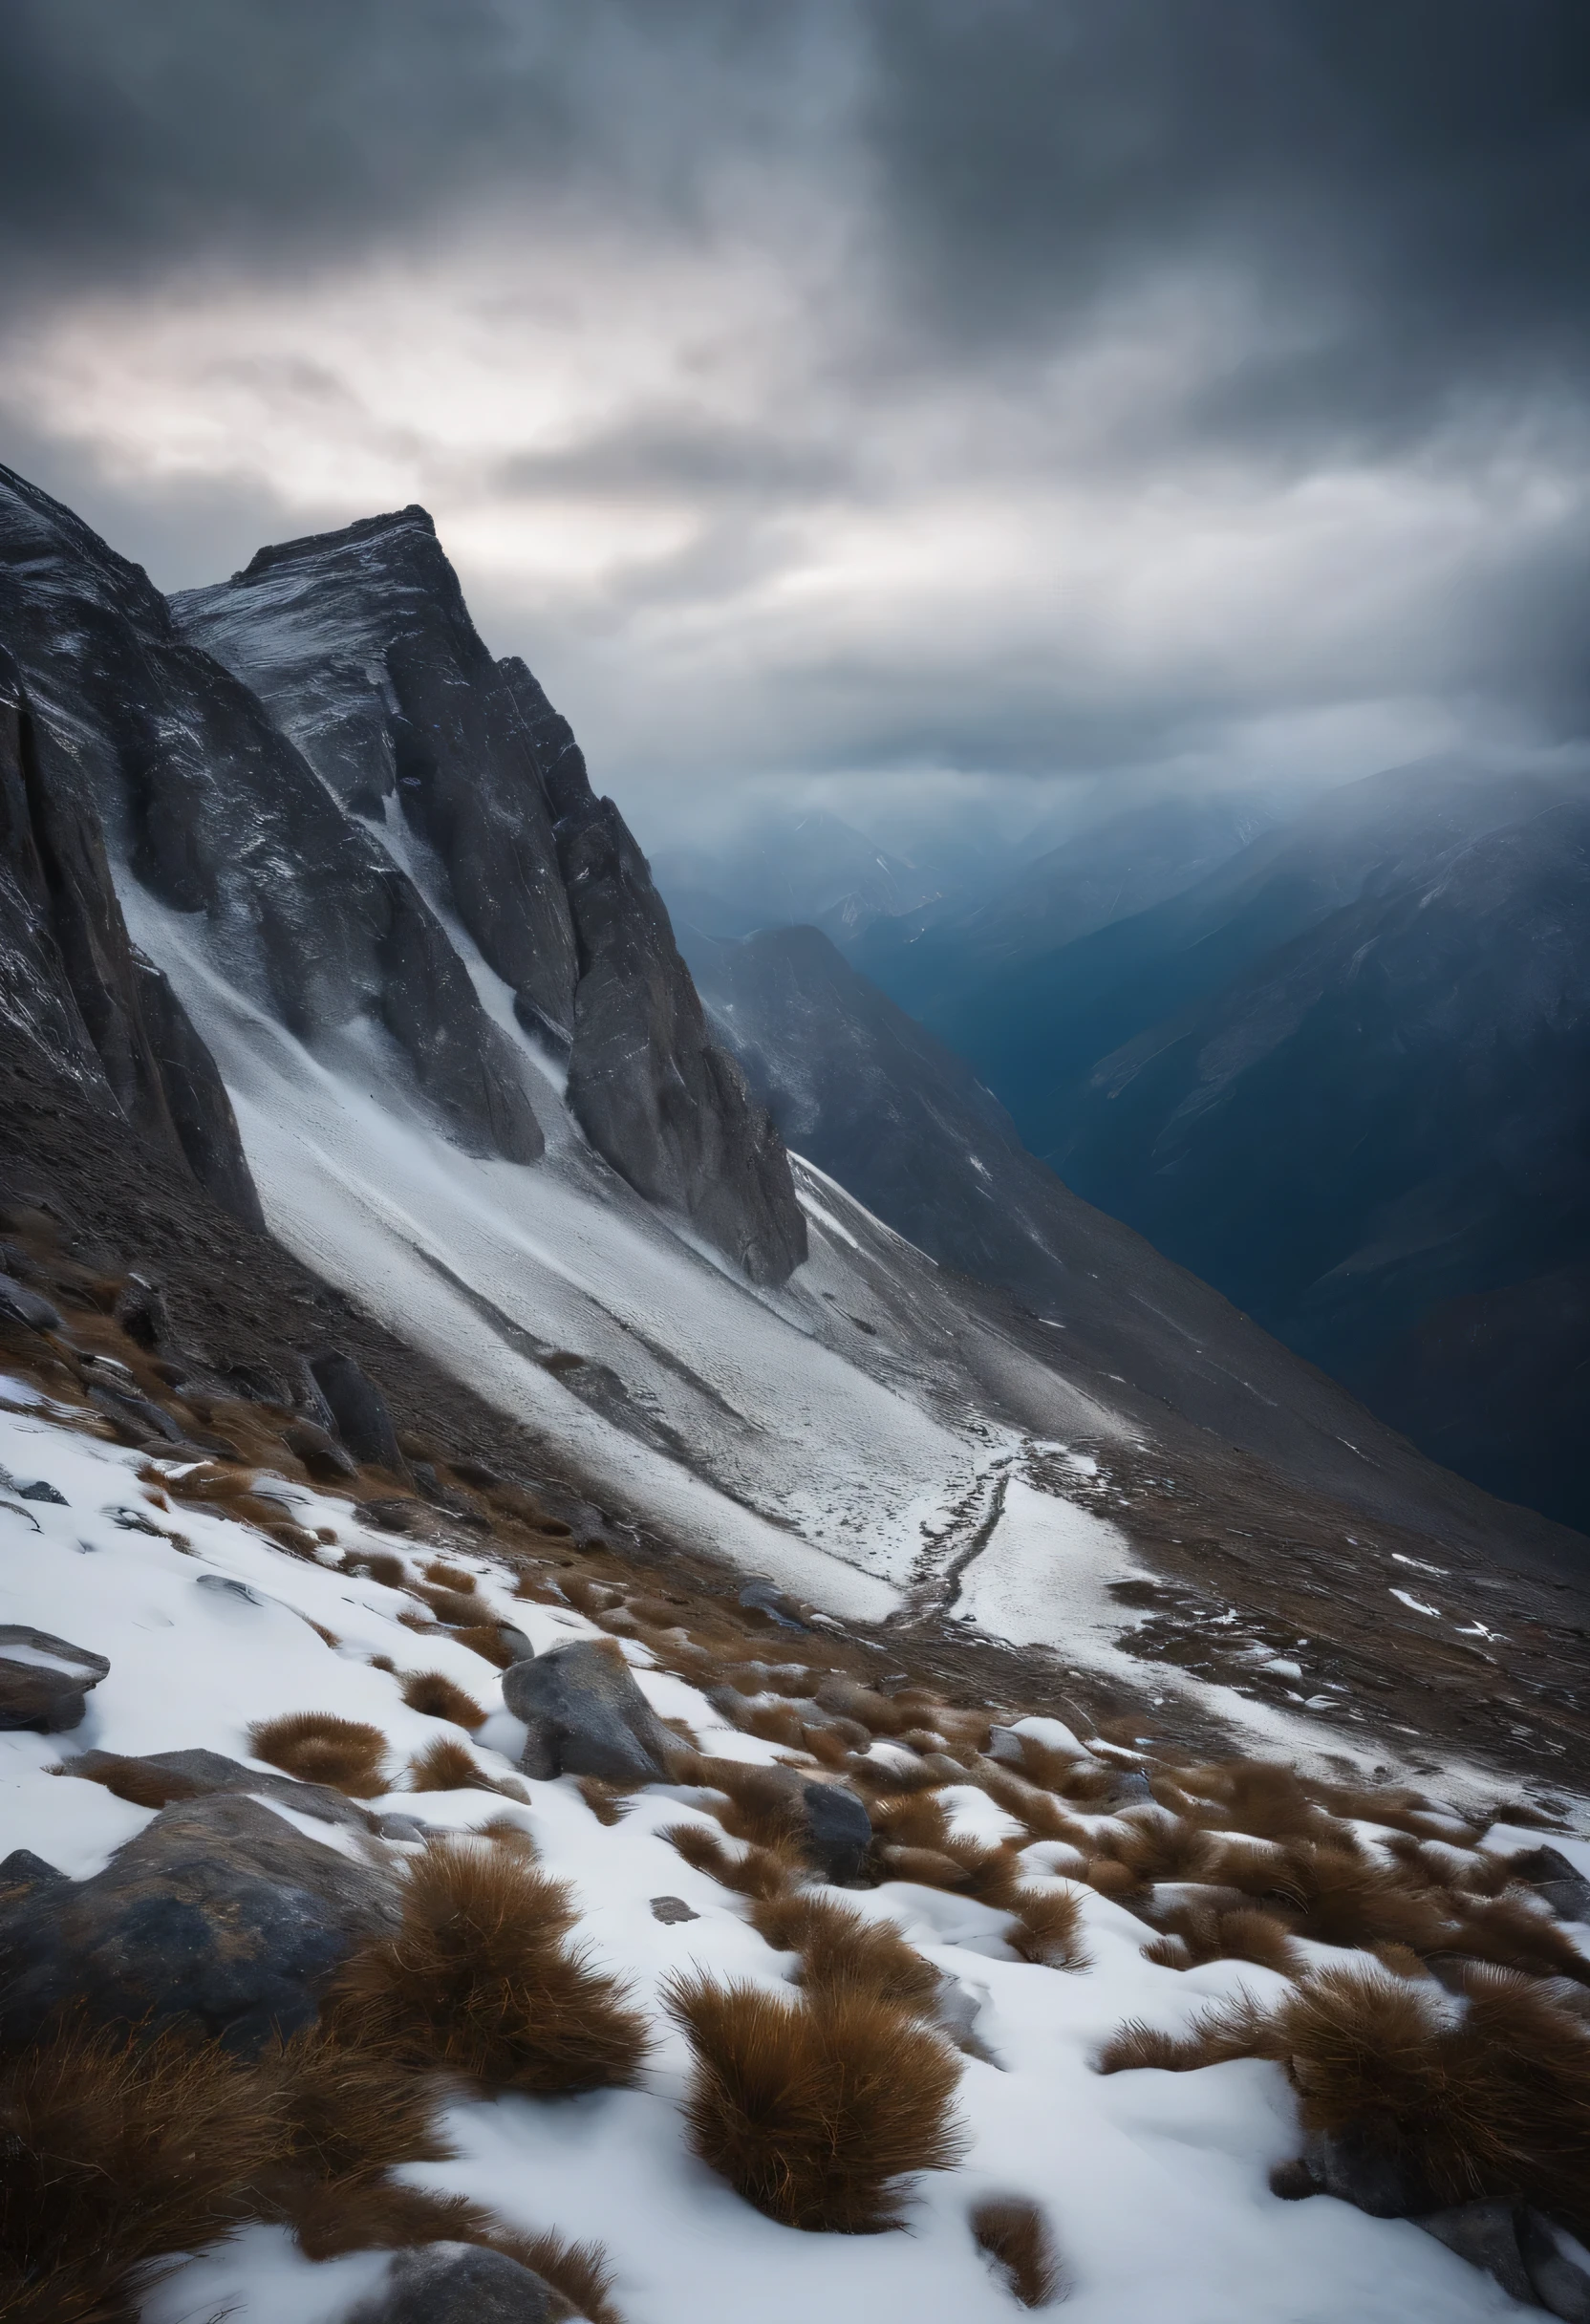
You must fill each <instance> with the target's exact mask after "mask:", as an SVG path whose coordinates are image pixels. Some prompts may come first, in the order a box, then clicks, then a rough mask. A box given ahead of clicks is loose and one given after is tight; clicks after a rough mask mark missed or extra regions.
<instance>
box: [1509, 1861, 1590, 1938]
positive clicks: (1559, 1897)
mask: <svg viewBox="0 0 1590 2324" xmlns="http://www.w3.org/2000/svg"><path fill="white" fill-rule="evenodd" d="M1508 1869H1509V1871H1510V1872H1511V1873H1512V1874H1513V1877H1514V1879H1515V1880H1519V1881H1527V1882H1528V1883H1529V1885H1530V1886H1531V1887H1532V1888H1533V1889H1534V1890H1535V1892H1536V1895H1537V1896H1543V1897H1544V1898H1545V1900H1546V1902H1547V1904H1549V1905H1550V1906H1551V1908H1552V1910H1553V1912H1555V1913H1556V1914H1557V1916H1558V1920H1559V1921H1590V1881H1587V1880H1586V1879H1585V1877H1584V1875H1583V1873H1582V1872H1577V1871H1576V1870H1575V1869H1574V1867H1573V1865H1572V1864H1571V1863H1570V1862H1569V1861H1568V1859H1567V1858H1566V1857H1565V1856H1564V1855H1563V1854H1562V1851H1561V1850H1560V1849H1559V1848H1549V1847H1545V1846H1541V1847H1538V1848H1532V1849H1531V1850H1530V1851H1529V1853H1528V1854H1527V1855H1526V1856H1515V1858H1514V1859H1513V1861H1512V1862H1511V1864H1510V1865H1509V1866H1508Z"/></svg>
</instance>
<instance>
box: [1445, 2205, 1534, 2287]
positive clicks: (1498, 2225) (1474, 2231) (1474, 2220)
mask: <svg viewBox="0 0 1590 2324" xmlns="http://www.w3.org/2000/svg"><path fill="white" fill-rule="evenodd" d="M1418 2225H1419V2226H1420V2227H1423V2228H1424V2230H1425V2233H1426V2234H1427V2235H1433V2236H1434V2238H1435V2240H1436V2242H1437V2243H1442V2244H1445V2245H1446V2247H1447V2249H1448V2250H1449V2251H1455V2252H1456V2253H1457V2256H1458V2258H1459V2259H1466V2260H1467V2261H1468V2263H1469V2265H1470V2267H1471V2268H1482V2269H1484V2270H1485V2272H1486V2273H1487V2274H1488V2275H1493V2276H1494V2277H1495V2279H1496V2281H1497V2283H1498V2284H1500V2286H1501V2288H1502V2290H1503V2291H1504V2292H1506V2293H1507V2294H1508V2295H1509V2297H1510V2298H1512V2299H1515V2300H1524V2301H1527V2302H1528V2303H1529V2304H1530V2305H1531V2306H1533V2305H1534V2302H1535V2290H1534V2287H1533V2285H1532V2284H1531V2283H1530V2280H1529V2276H1528V2273H1527V2272H1526V2270H1525V2268H1524V2261H1523V2254H1522V2253H1521V2252H1520V2250H1519V2249H1518V2215H1517V2213H1516V2212H1515V2209H1514V2207H1513V2206H1512V2205H1511V2204H1510V2203H1462V2204H1457V2205H1455V2206H1453V2207H1452V2208H1450V2209H1449V2210H1444V2211H1430V2212H1427V2213H1426V2214H1425V2216H1424V2217H1423V2218H1422V2219H1420V2220H1419V2222H1418Z"/></svg>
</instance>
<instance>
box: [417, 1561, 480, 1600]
mask: <svg viewBox="0 0 1590 2324" xmlns="http://www.w3.org/2000/svg"><path fill="white" fill-rule="evenodd" d="M425 1579H426V1581H427V1582H434V1583H435V1585H436V1587H437V1588H438V1589H439V1590H457V1591H458V1592H459V1593H460V1595H461V1596H462V1597H465V1598H467V1597H468V1596H469V1594H470V1592H471V1591H472V1590H473V1589H474V1587H475V1577H474V1575H473V1574H466V1573H465V1572H464V1570H463V1568H462V1566H461V1565H445V1564H443V1562H442V1560H440V1558H433V1559H432V1560H431V1562H430V1564H429V1565H427V1566H426V1568H425Z"/></svg>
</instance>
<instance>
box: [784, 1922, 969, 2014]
mask: <svg viewBox="0 0 1590 2324" xmlns="http://www.w3.org/2000/svg"><path fill="white" fill-rule="evenodd" d="M751 1926H752V1927H753V1928H754V1929H755V1930H756V1932H757V1934H758V1935H759V1936H760V1937H762V1938H763V1939H764V1940H765V1941H766V1943H767V1944H769V1945H771V1946H772V1947H774V1948H775V1949H776V1950H777V1951H779V1952H794V1953H799V1954H800V1956H801V1970H800V1984H801V1987H802V1990H804V1991H806V1992H807V1993H819V1992H826V1991H828V1990H832V1989H833V1988H835V1987H839V1986H844V1987H849V1988H850V1989H851V1990H855V1991H858V1992H868V1993H875V1994H876V1995H877V1996H878V1998H879V1999H880V2000H882V2001H889V2002H892V2003H893V2004H894V2005H895V2007H896V2008H898V2009H902V2010H909V2011H911V2012H913V2013H914V2014H922V2015H926V2016H930V2017H931V2016H932V2015H933V2014H934V2012H935V2004H936V2001H937V1995H938V1989H939V1984H940V1982H941V1980H940V1978H939V1973H938V1971H937V1969H935V1968H934V1965H933V1963H932V1962H931V1961H929V1960H927V1959H925V1958H924V1956H923V1955H922V1954H921V1953H919V1952H918V1951H917V1950H916V1949H915V1947H914V1946H911V1945H908V1944H907V1943H906V1940H905V1938H904V1937H902V1936H901V1934H900V1932H899V1930H898V1929H897V1928H896V1927H895V1926H894V1925H893V1923H892V1921H864V1920H863V1919H862V1917H861V1915H860V1914H859V1913H856V1912H849V1911H847V1910H846V1908H845V1906H844V1905H843V1904H832V1903H830V1902H829V1900H828V1899H827V1897H821V1896H814V1895H812V1894H811V1893H810V1892H809V1891H803V1890H797V1891H795V1892H793V1893H786V1894H784V1895H782V1896H775V1897H772V1898H769V1899H766V1900H763V1901H762V1902H760V1903H758V1904H756V1905H755V1906H754V1907H753V1909H752V1912H751Z"/></svg>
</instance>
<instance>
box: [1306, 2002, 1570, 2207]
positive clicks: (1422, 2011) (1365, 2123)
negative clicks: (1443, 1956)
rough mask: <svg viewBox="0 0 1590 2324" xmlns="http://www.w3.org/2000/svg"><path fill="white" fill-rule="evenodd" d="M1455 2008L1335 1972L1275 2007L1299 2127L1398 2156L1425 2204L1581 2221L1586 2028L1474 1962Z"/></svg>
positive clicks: (1555, 2007) (1549, 2004)
mask: <svg viewBox="0 0 1590 2324" xmlns="http://www.w3.org/2000/svg"><path fill="white" fill-rule="evenodd" d="M1463 1992H1464V1997H1465V2000H1466V2003H1467V2007H1466V2008H1464V2009H1463V2010H1462V2011H1461V2012H1457V2013H1454V2012H1451V2011H1450V2009H1447V2008H1444V2007H1443V2006H1442V2004H1441V1999H1440V1996H1439V1995H1438V1994H1436V1993H1435V1992H1434V1991H1433V1990H1432V1989H1431V1988H1429V1987H1421V1986H1416V1985H1409V1984H1401V1983H1392V1982H1391V1981H1390V1980H1389V1979H1387V1978H1386V1977H1382V1976H1376V1975H1374V1974H1373V1973H1372V1972H1365V1971H1362V1970H1352V1969H1335V1970H1330V1971H1327V1972H1326V1973H1325V1974H1324V1975H1323V1976H1321V1977H1317V1978H1315V1979H1314V1980H1313V1981H1312V1983H1311V1984H1309V1985H1308V1986H1306V1987H1305V1988H1304V1989H1303V1990H1301V1991H1300V1993H1299V1994H1298V1995H1297V1997H1296V1998H1295V1999H1294V2000H1292V2001H1291V2002H1289V2003H1288V2004H1287V2005H1286V2006H1285V2007H1284V2009H1283V2010H1282V2011H1281V2012H1279V2013H1278V2019H1277V2022H1276V2025H1275V2028H1274V2032H1273V2034H1272V2039H1273V2041H1274V2043H1275V2045H1276V2048H1277V2049H1278V2051H1279V2054H1280V2055H1283V2056H1284V2058H1285V2060H1286V2063H1287V2068H1288V2071H1289V2073H1290V2075H1291V2077H1292V2080H1293V2082H1294V2084H1295V2085H1296V2087H1297V2091H1298V2097H1299V2107H1300V2113H1301V2116H1302V2120H1303V2124H1304V2127H1305V2129H1307V2130H1310V2131H1316V2132H1324V2133H1327V2134H1328V2133H1336V2134H1340V2133H1342V2132H1343V2131H1348V2130H1352V2131H1357V2132H1359V2133H1361V2134H1363V2135H1365V2136H1366V2137H1367V2138H1368V2139H1369V2140H1370V2141H1373V2142H1374V2143H1376V2144H1379V2145H1382V2146H1385V2147H1387V2148H1389V2149H1390V2150H1392V2151H1393V2152H1395V2153H1396V2154H1398V2155H1400V2156H1401V2157H1403V2158H1404V2160H1405V2162H1406V2163H1407V2164H1408V2165H1410V2166H1411V2168H1412V2170H1413V2171H1414V2173H1415V2174H1416V2175H1417V2176H1418V2177H1419V2178H1420V2179H1421V2180H1422V2181H1423V2182H1424V2184H1426V2185H1427V2186H1428V2187H1429V2189H1430V2190H1431V2191H1432V2192H1433V2194H1434V2196H1435V2198H1436V2201H1437V2203H1439V2204H1454V2203H1467V2202H1470V2201H1472V2200H1474V2199H1475V2198H1488V2199H1492V2200H1498V2201H1501V2202H1509V2203H1533V2204H1535V2205H1536V2206H1538V2207H1539V2208H1540V2209H1541V2210H1543V2211H1545V2212H1546V2213H1547V2215H1548V2216H1549V2217H1551V2218H1553V2219H1555V2220H1557V2221H1558V2222H1559V2223H1560V2224H1561V2225H1562V2226H1564V2227H1567V2228H1568V2229H1569V2230H1570V2232H1572V2233H1574V2234H1576V2235H1579V2236H1582V2235H1583V2234H1584V2233H1585V2231H1586V2229H1587V2228H1590V2026H1587V2025H1586V2024H1585V2023H1584V2022H1583V2020H1582V2019H1580V2018H1579V2016H1577V2015H1576V2014H1575V2013H1574V2012H1570V2011H1569V2010H1566V2009H1563V2008H1560V2007H1559V2006H1558V2004H1557V2003H1556V2002H1555V2001H1554V2000H1553V1998H1552V1996H1551V1995H1550V1993H1548V1992H1546V1991H1544V1990H1542V1989H1541V1988H1540V1987H1539V1986H1538V1985H1537V1984H1536V1983H1534V1982H1533V1981H1532V1980H1531V1979H1529V1978H1527V1977H1523V1976H1519V1975H1517V1974H1515V1973H1514V1972H1512V1971H1509V1970H1506V1969H1472V1970H1470V1971H1469V1972H1468V1973H1467V1975H1466V1976H1465V1978H1464V1980H1463Z"/></svg>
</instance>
